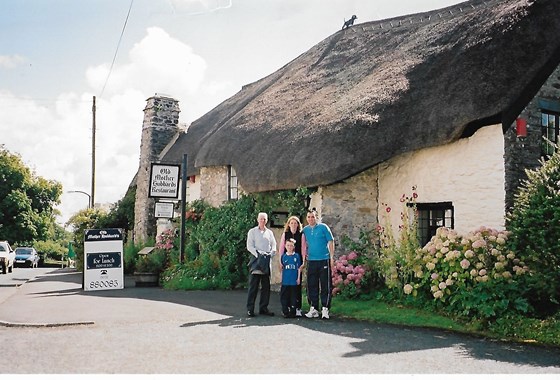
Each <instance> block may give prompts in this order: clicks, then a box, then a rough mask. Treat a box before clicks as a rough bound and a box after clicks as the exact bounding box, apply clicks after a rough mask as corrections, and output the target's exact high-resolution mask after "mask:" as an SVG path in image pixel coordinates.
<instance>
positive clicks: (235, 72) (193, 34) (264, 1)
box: [0, 0, 460, 223]
mask: <svg viewBox="0 0 560 380" xmlns="http://www.w3.org/2000/svg"><path fill="white" fill-rule="evenodd" d="M459 2H460V1H457V0H398V1H395V0H305V1H304V0H239V1H236V0H133V1H132V2H131V0H3V1H2V12H0V120H2V123H0V136H1V137H0V144H4V146H5V147H6V148H7V149H8V150H9V151H10V152H12V153H18V154H20V155H21V156H22V158H23V160H24V162H25V163H26V164H27V165H28V166H30V167H31V168H33V169H34V170H35V172H36V174H37V175H39V176H42V177H44V178H47V179H53V180H57V181H59V182H61V183H62V184H63V187H64V190H65V191H72V190H80V191H85V192H90V189H91V129H92V112H91V107H92V97H93V96H96V98H97V113H96V125H97V134H96V168H97V170H96V190H95V191H96V196H95V198H96V199H95V200H96V202H101V203H113V202H116V201H118V200H119V199H120V198H121V197H122V196H123V195H124V193H125V192H126V189H127V187H128V185H129V183H130V181H131V180H132V178H133V176H134V174H135V173H136V170H137V167H138V161H139V150H140V133H141V127H142V117H143V113H142V112H143V111H142V110H143V108H144V106H145V101H146V99H147V98H148V97H150V96H153V95H154V94H155V93H163V94H166V95H170V96H172V97H174V98H176V99H178V100H179V102H180V107H181V115H180V122H181V123H185V124H188V123H190V122H192V121H194V120H196V119H197V118H198V117H200V116H202V115H203V114H204V113H206V112H208V111H209V110H211V109H212V108H213V107H215V106H216V105H218V104H219V103H220V102H222V101H223V100H225V99H227V98H229V97H230V96H232V95H233V94H235V93H236V92H238V91H239V90H240V89H241V86H243V85H245V84H248V83H252V82H254V81H256V80H258V79H260V78H262V77H264V76H266V75H268V74H270V73H272V72H274V71H275V70H276V69H278V68H280V67H282V66H283V65H285V64H286V63H288V62H289V61H291V60H293V59H294V58H296V57H297V56H299V55H300V54H302V53H303V52H305V51H307V50H308V49H309V48H311V47H312V46H314V45H316V44H317V43H319V42H320V41H322V40H323V39H325V38H327V37H328V36H330V35H331V34H333V33H335V32H337V31H338V30H339V29H340V28H341V27H342V24H343V21H344V19H348V18H349V17H350V16H351V15H352V14H356V15H357V16H358V19H357V21H356V23H357V24H359V23H363V22H367V21H373V20H379V19H385V18H390V17H394V16H399V15H405V14H411V13H417V12H424V11H429V10H434V9H438V8H442V7H446V6H449V5H453V4H457V3H459ZM131 4H132V7H131V8H130V5H131ZM129 8H130V15H129V18H128V21H127V24H126V28H125V31H124V35H123V37H122V40H121V42H120V46H119V49H118V52H117V55H116V59H115V62H114V65H113V67H112V70H110V67H111V63H112V61H113V57H114V56H115V51H116V49H117V44H118V43H119V37H120V36H121V32H122V30H123V26H124V23H125V20H126V17H127V14H128V11H129ZM103 88H104V90H103ZM86 205H87V198H86V197H85V196H84V195H82V194H76V193H67V192H65V193H64V194H63V197H62V204H61V205H60V206H59V209H60V210H61V212H62V216H61V217H60V219H59V220H60V222H62V223H64V222H66V221H67V219H68V218H69V217H70V216H71V215H72V214H73V213H75V212H76V211H78V210H79V209H81V208H84V207H85V206H86Z"/></svg>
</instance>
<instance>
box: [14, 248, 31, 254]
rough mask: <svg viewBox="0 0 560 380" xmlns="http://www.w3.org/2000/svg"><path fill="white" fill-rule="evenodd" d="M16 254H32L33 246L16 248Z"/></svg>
mask: <svg viewBox="0 0 560 380" xmlns="http://www.w3.org/2000/svg"><path fill="white" fill-rule="evenodd" d="M16 255H31V248H16Z"/></svg>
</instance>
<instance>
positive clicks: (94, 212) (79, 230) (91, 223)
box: [66, 208, 107, 268]
mask: <svg viewBox="0 0 560 380" xmlns="http://www.w3.org/2000/svg"><path fill="white" fill-rule="evenodd" d="M106 217H107V213H106V212H105V211H104V210H101V209H96V208H88V209H85V210H81V211H78V212H77V213H76V214H74V215H72V216H71V217H70V219H69V220H68V222H67V223H66V225H67V226H70V227H72V231H73V232H72V235H73V240H74V248H75V251H76V267H78V268H81V267H82V265H83V260H84V234H85V231H86V230H89V229H96V228H103V227H104V226H102V225H101V221H102V220H104V219H105V218H106Z"/></svg>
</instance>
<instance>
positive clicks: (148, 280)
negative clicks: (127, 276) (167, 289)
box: [134, 247, 166, 286]
mask: <svg viewBox="0 0 560 380" xmlns="http://www.w3.org/2000/svg"><path fill="white" fill-rule="evenodd" d="M148 248H152V250H151V251H150V252H149V253H146V254H139V255H138V258H137V259H136V263H135V270H134V280H135V283H136V286H158V285H159V274H160V273H161V271H162V270H163V269H164V268H165V259H166V257H165V251H163V250H160V249H154V248H153V247H148Z"/></svg>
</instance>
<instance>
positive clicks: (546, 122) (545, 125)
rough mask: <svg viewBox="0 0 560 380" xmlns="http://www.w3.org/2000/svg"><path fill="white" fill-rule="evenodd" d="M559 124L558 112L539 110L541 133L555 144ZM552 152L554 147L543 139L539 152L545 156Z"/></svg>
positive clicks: (556, 142)
mask: <svg viewBox="0 0 560 380" xmlns="http://www.w3.org/2000/svg"><path fill="white" fill-rule="evenodd" d="M559 125H560V122H559V114H557V113H553V112H550V111H544V110H543V111H542V112H541V127H542V135H543V137H546V138H547V139H548V140H550V141H552V142H553V143H555V144H558V134H559V130H558V127H559ZM554 152H555V147H554V146H552V145H550V144H549V143H548V142H547V141H546V140H543V141H542V148H541V154H542V155H543V156H545V157H546V156H550V155H552V154H554Z"/></svg>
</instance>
